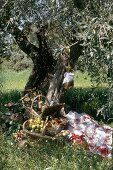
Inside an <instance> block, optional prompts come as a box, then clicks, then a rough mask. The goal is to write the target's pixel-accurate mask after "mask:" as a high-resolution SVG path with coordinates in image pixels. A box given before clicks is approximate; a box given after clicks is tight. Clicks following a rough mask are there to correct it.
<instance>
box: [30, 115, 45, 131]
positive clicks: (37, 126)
mask: <svg viewBox="0 0 113 170" xmlns="http://www.w3.org/2000/svg"><path fill="white" fill-rule="evenodd" d="M43 127H44V121H43V120H42V118H41V117H37V118H35V119H29V126H28V130H31V131H32V132H37V133H41V132H42V129H43Z"/></svg>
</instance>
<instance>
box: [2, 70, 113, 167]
mask: <svg viewBox="0 0 113 170" xmlns="http://www.w3.org/2000/svg"><path fill="white" fill-rule="evenodd" d="M30 71H31V70H24V71H21V72H14V71H11V70H4V71H2V72H1V79H0V80H1V83H0V84H1V93H0V95H1V97H0V103H1V104H0V106H1V108H2V109H1V110H2V111H4V104H5V103H6V102H8V101H13V102H17V101H18V100H19V98H20V95H21V91H22V90H23V89H24V86H25V84H26V82H27V80H28V77H29V75H30ZM86 77H87V78H86ZM75 87H76V88H81V87H82V88H91V81H90V77H88V76H87V74H82V73H80V72H78V73H77V74H76V75H75ZM0 170H112V160H111V159H108V158H102V157H100V156H99V155H95V154H92V153H90V152H88V151H86V150H84V149H83V148H82V147H80V146H73V145H72V144H70V143H66V144H59V143H54V142H49V141H35V142H34V144H33V145H32V146H30V147H24V148H19V147H18V146H17V144H16V143H14V139H13V138H12V137H10V138H6V137H4V136H3V135H2V134H1V135H0Z"/></svg>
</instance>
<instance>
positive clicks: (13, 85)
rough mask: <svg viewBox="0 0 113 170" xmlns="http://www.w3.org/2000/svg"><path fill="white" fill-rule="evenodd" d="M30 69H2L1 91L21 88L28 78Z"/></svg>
mask: <svg viewBox="0 0 113 170" xmlns="http://www.w3.org/2000/svg"><path fill="white" fill-rule="evenodd" d="M30 72H31V70H28V69H27V70H24V71H21V72H15V71H12V70H4V71H2V72H1V77H2V78H1V84H2V87H1V89H2V91H5V92H7V91H11V90H19V91H21V90H23V89H24V87H25V84H26V82H27V80H28V78H29V75H30Z"/></svg>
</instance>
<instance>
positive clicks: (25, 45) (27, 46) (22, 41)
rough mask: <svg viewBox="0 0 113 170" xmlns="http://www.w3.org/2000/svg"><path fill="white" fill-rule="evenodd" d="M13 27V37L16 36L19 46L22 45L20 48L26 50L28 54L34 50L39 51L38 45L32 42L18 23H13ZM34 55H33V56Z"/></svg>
mask: <svg viewBox="0 0 113 170" xmlns="http://www.w3.org/2000/svg"><path fill="white" fill-rule="evenodd" d="M12 27H13V28H12V29H11V34H12V35H13V37H14V38H15V40H16V42H17V44H18V46H19V47H20V49H21V50H22V51H23V52H25V53H26V54H27V55H30V54H31V53H32V52H39V49H38V47H36V46H34V45H33V44H31V43H30V42H29V41H28V39H27V37H26V35H25V34H24V33H23V31H21V30H20V29H19V28H18V27H17V26H16V25H14V24H13V25H12ZM31 57H33V56H31Z"/></svg>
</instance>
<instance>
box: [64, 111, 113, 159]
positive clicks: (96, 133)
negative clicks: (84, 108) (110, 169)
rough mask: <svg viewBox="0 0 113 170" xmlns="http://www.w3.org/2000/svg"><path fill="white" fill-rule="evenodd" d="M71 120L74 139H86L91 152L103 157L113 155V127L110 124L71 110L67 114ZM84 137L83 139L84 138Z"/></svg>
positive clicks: (70, 127)
mask: <svg viewBox="0 0 113 170" xmlns="http://www.w3.org/2000/svg"><path fill="white" fill-rule="evenodd" d="M66 117H67V119H68V121H69V127H68V130H69V131H70V132H71V135H70V136H69V138H70V139H72V140H77V137H78V136H79V138H80V139H81V140H83V139H84V140H85V141H86V142H87V144H88V148H89V150H90V151H91V152H93V153H97V154H99V155H101V156H103V157H109V158H111V157H112V134H113V128H111V127H109V126H108V125H100V124H99V123H98V122H97V121H95V120H94V119H93V118H92V117H91V116H89V115H87V114H85V113H82V114H78V113H77V112H74V111H70V112H69V113H68V114H67V115H66ZM82 137H83V139H82Z"/></svg>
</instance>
